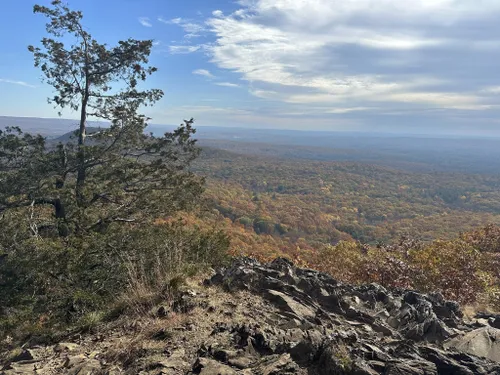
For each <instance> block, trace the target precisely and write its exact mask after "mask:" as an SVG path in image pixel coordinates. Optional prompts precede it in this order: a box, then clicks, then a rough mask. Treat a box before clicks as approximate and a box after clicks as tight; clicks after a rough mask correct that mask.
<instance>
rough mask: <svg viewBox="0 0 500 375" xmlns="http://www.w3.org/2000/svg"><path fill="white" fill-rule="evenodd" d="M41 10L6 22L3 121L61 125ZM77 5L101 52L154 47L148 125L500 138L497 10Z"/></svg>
mask: <svg viewBox="0 0 500 375" xmlns="http://www.w3.org/2000/svg"><path fill="white" fill-rule="evenodd" d="M35 2H36V1H34V0H20V1H15V2H8V3H7V4H6V5H5V6H6V9H5V11H4V12H3V13H2V15H0V17H2V18H1V20H2V23H1V25H2V26H0V27H1V28H2V29H1V30H2V31H3V32H2V33H0V50H1V51H2V54H3V56H4V57H5V58H4V59H3V60H2V62H1V63H0V115H5V116H16V117H19V116H29V117H56V114H57V110H56V109H54V108H53V107H52V106H51V105H49V104H47V101H46V98H47V97H48V96H50V95H51V94H52V90H51V88H50V87H49V86H47V85H46V84H44V83H42V82H40V72H39V71H38V69H36V68H35V67H34V66H33V60H32V56H31V54H30V53H29V52H28V51H27V46H28V45H30V44H34V45H38V44H39V43H40V40H41V38H43V37H44V36H45V27H44V23H45V20H44V19H43V17H40V16H38V15H34V14H33V12H32V6H33V4H34V3H35ZM39 2H40V3H41V4H48V3H49V1H48V0H43V1H39ZM374 4H376V6H373V5H374ZM69 5H70V6H71V7H73V8H75V9H81V10H82V12H83V15H84V18H83V23H84V25H85V27H86V28H87V29H88V30H89V31H90V32H91V33H92V34H93V36H94V37H95V38H96V39H97V40H99V41H101V42H106V43H109V44H110V45H114V44H115V43H116V42H117V41H118V40H123V39H127V38H129V37H132V38H137V39H152V40H153V41H154V47H153V51H152V55H151V63H152V64H153V65H155V66H157V67H158V68H159V71H158V73H157V74H155V75H153V76H152V77H151V79H149V80H148V84H147V87H158V88H161V89H163V90H164V91H165V97H164V98H163V99H162V100H161V101H160V102H159V103H157V105H156V106H154V107H153V108H150V109H147V111H146V112H145V113H146V115H148V116H150V117H151V118H152V123H154V124H178V123H180V122H181V121H182V119H183V118H190V117H194V118H196V119H197V126H199V127H202V126H224V127H228V126H229V127H242V128H274V129H291V130H323V131H353V132H373V133H404V134H425V135H440V136H441V135H459V136H481V137H487V136H500V129H499V128H500V74H499V73H498V67H497V65H498V64H497V61H498V60H499V58H500V38H499V37H498V35H500V34H499V33H498V31H500V27H499V26H498V22H497V19H498V16H499V15H500V2H498V1H493V0H482V1H480V2H478V1H472V0H439V1H423V0H421V1H415V2H412V3H406V2H401V1H396V0H384V1H381V2H377V3H374V2H373V1H372V0H365V1H356V0H346V1H344V2H342V3H337V2H332V1H330V0H311V1H310V2H304V1H301V0H279V1H277V0H273V1H270V0H253V1H247V0H240V1H232V0H222V1H218V2H216V3H215V4H214V3H212V2H206V1H202V0H187V1H183V2H174V3H169V4H168V6H167V4H165V3H164V2H162V1H160V0H144V1H141V2H136V1H128V2H127V6H122V3H121V1H119V0H110V1H107V2H94V1H84V0H70V2H69ZM103 19H106V22H104V23H103V22H102V20H103ZM19 24H22V25H23V32H22V33H13V32H11V30H13V29H14V28H15V27H16V25H19ZM63 116H64V117H66V118H68V117H69V118H71V117H76V115H75V114H74V113H72V112H70V111H63Z"/></svg>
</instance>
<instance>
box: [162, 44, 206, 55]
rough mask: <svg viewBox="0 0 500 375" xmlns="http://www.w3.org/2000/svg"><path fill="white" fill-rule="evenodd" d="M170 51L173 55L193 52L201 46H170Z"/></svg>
mask: <svg viewBox="0 0 500 375" xmlns="http://www.w3.org/2000/svg"><path fill="white" fill-rule="evenodd" d="M168 49H169V51H170V53H171V54H173V55H177V54H187V53H193V52H196V51H198V50H200V49H201V46H169V47H168Z"/></svg>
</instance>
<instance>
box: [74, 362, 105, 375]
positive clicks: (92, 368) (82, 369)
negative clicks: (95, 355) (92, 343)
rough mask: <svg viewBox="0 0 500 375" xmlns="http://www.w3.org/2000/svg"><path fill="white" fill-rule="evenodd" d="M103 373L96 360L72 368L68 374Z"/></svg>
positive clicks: (96, 374) (86, 374) (98, 374)
mask: <svg viewBox="0 0 500 375" xmlns="http://www.w3.org/2000/svg"><path fill="white" fill-rule="evenodd" d="M102 373H103V368H102V366H101V364H100V363H99V361H97V360H95V359H91V360H87V361H85V362H83V363H82V364H79V365H76V366H75V367H73V368H70V369H69V370H68V371H67V372H66V374H68V375H100V374H102Z"/></svg>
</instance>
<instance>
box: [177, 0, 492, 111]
mask: <svg viewBox="0 0 500 375" xmlns="http://www.w3.org/2000/svg"><path fill="white" fill-rule="evenodd" d="M239 3H240V5H241V9H238V10H236V11H235V12H234V13H233V14H231V15H227V16H226V15H224V13H223V12H222V11H220V10H215V11H213V12H212V16H213V17H212V18H209V19H207V20H206V25H207V26H204V27H205V28H208V30H209V32H210V33H211V34H212V35H213V36H214V37H215V42H214V43H212V44H210V45H205V46H204V48H205V50H206V51H207V52H208V53H209V54H210V56H211V62H212V63H214V64H215V65H216V66H218V67H219V68H222V69H227V70H230V71H233V72H236V73H239V74H240V75H241V78H242V79H244V80H247V81H249V82H251V86H252V87H251V89H250V93H251V94H252V95H254V96H257V97H259V98H264V99H269V100H279V101H282V102H285V103H293V104H297V103H304V104H315V103H316V104H321V105H340V107H339V108H338V109H332V110H331V111H333V112H332V113H335V112H342V111H344V108H345V106H342V105H341V103H343V102H345V101H346V100H357V104H358V105H356V106H355V107H356V108H371V107H370V106H367V105H366V104H367V103H370V102H380V101H387V102H395V103H408V102H413V103H417V104H422V105H429V106H438V107H439V106H443V107H447V108H450V107H453V106H454V107H457V106H462V107H463V108H465V107H468V108H472V107H474V108H477V106H479V105H481V103H478V100H479V99H478V98H477V97H476V96H475V94H471V93H470V92H469V91H470V89H469V88H468V89H460V88H459V87H458V86H460V85H459V82H456V79H457V77H451V76H450V77H447V72H446V71H445V72H444V73H435V72H434V71H433V70H432V67H431V66H429V67H428V68H427V67H426V66H425V64H426V63H427V62H428V61H431V60H432V58H433V55H432V53H433V52H432V51H438V52H439V51H441V50H443V51H444V50H446V49H447V48H455V49H459V50H460V49H461V50H462V51H464V53H466V52H465V51H466V49H467V48H475V49H477V48H478V47H477V46H478V45H479V44H481V45H498V43H497V42H498V41H495V40H488V37H491V35H488V34H485V35H484V40H482V39H481V40H479V39H478V38H474V37H472V36H471V37H468V40H464V38H463V37H461V36H460V32H462V30H463V28H462V27H461V22H469V23H470V22H477V23H478V25H480V24H481V22H483V21H484V20H485V19H487V18H488V17H493V15H494V14H496V15H497V16H500V1H496V0H478V1H467V0H420V1H414V2H406V1H404V2H403V1H400V0H344V1H342V2H340V1H332V0H307V1H305V0H252V1H250V0H241V1H240V2H239ZM175 23H178V24H179V25H185V24H186V23H187V21H186V20H182V19H178V20H176V21H175ZM182 27H185V26H182ZM187 32H188V33H189V31H187ZM491 34H492V35H493V34H494V33H491ZM465 39H467V38H465ZM371 51H372V52H371ZM377 51H379V52H377ZM427 51H429V52H427ZM354 52H356V53H357V56H356V55H353V53H354ZM427 53H428V55H427ZM349 54H350V55H349ZM424 55H425V56H424ZM351 56H352V58H354V60H350V59H349V58H350V57H351ZM365 56H366V57H365ZM372 56H373V57H372ZM427 57H429V59H430V60H425V58H427ZM453 62H454V63H455V64H459V63H460V61H457V60H455V61H453ZM447 63H449V61H445V62H443V64H447ZM412 67H413V68H414V69H413V72H411V73H409V72H408V73H406V74H401V73H400V74H397V75H396V74H391V71H390V69H392V70H401V71H404V70H407V71H411V70H412V69H410V68H412ZM416 68H418V70H417V69H416ZM471 74H472V73H471ZM446 85H455V86H456V87H455V88H454V89H455V90H456V92H450V91H449V88H448V87H447V86H446ZM440 86H441V87H442V88H441V89H440ZM483 105H484V103H483Z"/></svg>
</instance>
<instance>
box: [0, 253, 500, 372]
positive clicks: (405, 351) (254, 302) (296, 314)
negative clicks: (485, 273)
mask: <svg viewBox="0 0 500 375" xmlns="http://www.w3.org/2000/svg"><path fill="white" fill-rule="evenodd" d="M135 314H136V315H134V316H129V317H122V318H121V319H119V320H117V321H114V322H109V323H106V324H99V325H93V326H90V327H88V328H87V330H88V331H87V333H83V334H81V333H69V334H68V333H66V334H64V335H62V336H60V337H59V338H58V340H56V342H54V343H53V344H52V345H47V344H43V343H42V344H41V343H37V342H36V339H32V340H31V341H30V342H28V343H26V344H25V345H24V346H23V348H22V349H17V350H13V351H12V352H11V353H10V354H8V355H7V357H4V361H3V363H2V366H3V370H0V371H1V373H2V374H4V375H14V374H27V373H32V371H35V372H36V373H37V374H68V375H69V374H96V375H97V374H114V375H118V374H131V375H132V374H143V375H147V374H148V375H153V374H155V375H160V374H164V375H166V374H169V375H177V374H186V375H188V374H189V375H191V374H201V375H215V374H219V375H233V374H234V375H236V374H241V375H243V374H245V375H252V374H255V375H257V374H259V375H286V374H288V375H291V374H298V375H300V374H302V375H306V374H308V375H333V374H337V375H344V374H345V375H348V374H352V375H354V374H357V375H376V374H385V375H387V374H389V375H390V374H415V375H444V374H477V375H481V374H485V375H486V374H490V375H493V374H498V373H499V372H500V356H499V350H500V348H499V344H498V339H500V330H499V329H497V327H499V325H498V320H499V318H498V317H494V316H492V317H490V319H489V320H488V319H484V318H481V319H477V318H472V319H471V318H470V317H465V318H464V316H463V312H462V311H461V310H460V307H459V306H458V304H456V303H454V302H451V301H445V300H444V299H443V298H442V296H440V295H439V294H429V295H424V294H419V293H416V292H413V291H404V290H387V289H385V288H383V287H381V286H378V285H373V284H372V285H365V286H360V287H355V286H350V285H346V284H342V283H338V282H337V281H335V280H333V279H332V278H331V277H329V276H327V275H325V274H320V273H317V272H315V271H311V270H304V269H299V268H296V267H294V266H293V265H292V264H291V263H290V262H289V261H286V260H284V259H277V260H275V261H274V262H272V263H271V264H267V265H261V264H259V263H257V262H255V261H252V260H249V259H242V260H239V261H237V262H234V263H233V265H232V266H230V267H229V268H227V269H221V270H220V271H219V272H218V273H216V274H214V275H213V276H212V277H211V278H209V279H207V280H205V282H204V283H201V282H200V281H197V282H196V281H195V280H191V281H190V282H188V284H186V285H184V286H182V287H181V288H180V289H179V290H178V292H177V296H176V297H175V298H174V299H173V300H171V301H161V302H160V303H159V304H157V305H156V306H154V307H153V308H151V309H150V310H147V309H145V310H137V311H136V313H135ZM38 340H40V338H38ZM57 341H59V342H57ZM40 344H41V345H40ZM0 368H1V367H0Z"/></svg>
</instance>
